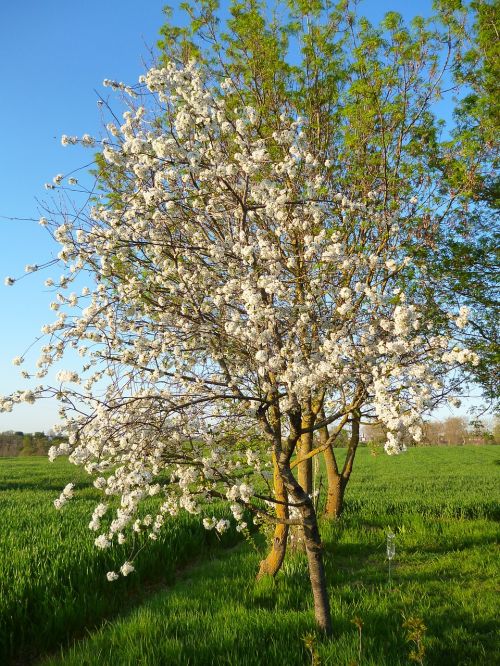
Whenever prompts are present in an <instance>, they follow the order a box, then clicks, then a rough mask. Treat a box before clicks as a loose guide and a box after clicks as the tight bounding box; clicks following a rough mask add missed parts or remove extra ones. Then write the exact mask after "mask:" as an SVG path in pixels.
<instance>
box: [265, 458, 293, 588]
mask: <svg viewBox="0 0 500 666" xmlns="http://www.w3.org/2000/svg"><path fill="white" fill-rule="evenodd" d="M273 469H274V496H275V499H276V502H277V503H276V517H277V518H280V519H284V520H287V519H288V516H289V511H288V503H287V502H288V495H287V492H286V488H285V484H284V483H283V479H282V478H281V474H280V471H279V468H278V463H277V461H276V456H275V455H274V454H273ZM289 529H290V527H289V525H287V524H286V523H278V524H277V525H276V527H275V528H274V534H273V541H272V544H271V550H270V551H269V554H268V555H267V557H266V558H265V559H263V560H262V561H261V563H260V568H259V573H258V574H257V580H258V579H259V578H262V576H276V574H277V573H278V571H279V570H280V569H281V565H282V564H283V560H284V559H285V555H286V546H287V540H288V532H289Z"/></svg>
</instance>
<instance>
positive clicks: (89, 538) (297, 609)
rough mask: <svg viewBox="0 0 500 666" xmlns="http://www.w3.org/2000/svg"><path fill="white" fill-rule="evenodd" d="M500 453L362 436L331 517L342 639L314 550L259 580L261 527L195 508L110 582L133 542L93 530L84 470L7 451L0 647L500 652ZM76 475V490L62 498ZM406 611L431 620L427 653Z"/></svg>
mask: <svg viewBox="0 0 500 666" xmlns="http://www.w3.org/2000/svg"><path fill="white" fill-rule="evenodd" d="M499 459H500V449H499V448H498V447H494V446H490V447H486V446H483V447H460V448H419V449H411V450H410V451H408V453H407V454H405V455H404V456H399V457H393V458H390V457H387V456H385V455H380V456H378V457H372V456H371V455H370V453H369V451H368V450H366V449H361V450H360V451H359V454H358V459H357V463H356V469H355V472H354V474H353V477H352V480H351V483H350V486H349V489H348V492H347V505H346V511H345V514H344V516H343V518H342V520H341V521H340V522H339V523H337V524H334V525H331V524H324V525H323V526H322V533H323V537H324V542H325V556H326V564H327V570H328V579H329V586H330V599H331V604H332V614H333V620H334V631H335V637H334V639H333V640H332V641H330V642H322V641H321V640H320V639H319V638H318V637H316V636H315V635H314V621H313V613H312V599H311V596H310V592H309V586H308V580H307V567H306V563H305V561H304V557H303V555H302V554H300V553H296V554H293V555H291V556H289V557H288V559H287V561H286V564H285V567H284V571H283V572H281V573H280V574H279V575H278V577H277V579H276V581H271V580H264V581H261V582H259V583H257V584H256V583H255V573H256V571H257V569H258V562H259V559H260V558H261V557H262V554H263V552H264V551H263V548H264V546H265V544H264V541H263V539H262V538H256V542H255V544H253V545H252V544H251V543H247V542H240V543H238V539H237V538H236V536H235V535H231V534H226V535H224V537H225V538H224V539H223V540H222V541H218V540H217V538H216V537H215V535H214V534H213V533H211V532H206V531H204V530H203V529H202V528H201V527H200V526H199V520H198V519H196V518H193V517H191V516H187V515H186V516H182V517H179V518H176V519H173V520H172V521H171V522H170V523H168V524H167V525H166V527H165V530H164V534H163V536H162V539H161V540H159V541H157V542H156V543H151V544H148V548H146V549H144V550H143V551H142V552H141V554H140V557H139V559H138V561H137V572H136V573H134V575H132V576H129V577H128V578H126V579H120V580H119V581H118V582H117V583H113V584H110V583H108V582H107V581H106V578H105V574H106V571H108V570H109V569H110V568H114V567H115V566H116V565H117V563H120V562H121V561H123V559H124V553H123V552H115V551H111V552H110V551H104V552H103V551H99V550H97V549H96V548H95V547H94V546H93V535H92V533H91V532H90V531H89V530H88V528H87V524H88V521H89V519H90V514H91V512H92V509H93V506H94V504H95V502H96V500H97V499H98V494H97V493H96V491H95V490H94V489H93V488H92V487H89V485H88V481H87V478H86V476H85V475H83V474H82V473H81V472H79V471H78V470H77V469H76V468H73V467H70V466H69V465H68V464H67V463H66V462H64V461H58V462H57V463H55V464H53V465H50V464H49V463H48V462H47V461H46V460H44V459H41V458H37V459H35V458H31V459H26V458H25V459H13V458H10V459H0V516H1V518H0V663H9V662H12V663H17V664H27V663H30V662H35V663H37V662H41V663H44V664H74V665H75V666H81V665H83V664H96V665H97V664H99V665H101V664H103V665H108V664H109V666H111V665H113V666H117V665H121V664H123V665H128V664H130V665H131V666H132V665H135V664H143V665H145V664H147V665H151V666H153V665H156V664H193V665H194V664H198V665H200V666H204V665H209V664H214V665H216V664H217V665H218V664H227V665H236V666H238V665H239V664H242V665H244V664H248V665H249V666H250V665H253V664H255V665H260V664H263V665H266V666H268V665H274V664H280V665H281V664H286V665H293V664H311V663H315V664H320V663H321V664H332V665H333V664H335V665H345V666H347V665H349V664H358V665H359V666H361V665H372V666H384V665H386V664H387V666H393V665H394V666H397V665H403V664H411V663H421V664H426V665H430V664H436V665H437V664H439V665H441V664H445V665H446V664H448V665H450V666H452V665H453V666H457V665H460V664H470V665H471V666H477V665H481V664H484V665H485V666H486V665H487V666H493V664H496V663H499V662H500V651H499V646H498V642H497V638H496V636H497V634H498V631H497V630H498V623H497V620H496V617H497V615H498V601H497V597H496V595H495V588H496V587H497V586H498V550H497V545H496V541H497V537H498V522H497V521H498V518H499V515H500V484H499V483H498V481H499V477H500V467H499V462H500V460H499ZM70 480H76V481H77V482H78V483H77V487H78V488H79V489H80V490H79V492H78V493H77V495H78V497H77V498H76V499H75V500H73V501H72V502H70V503H69V504H68V505H67V506H66V507H65V508H64V510H63V511H62V512H61V513H58V512H56V511H55V510H54V509H53V507H52V500H53V499H54V498H55V497H57V496H58V494H59V492H60V489H61V488H62V487H63V486H64V485H65V484H66V483H67V482H68V481H70ZM389 530H392V531H393V532H394V533H395V534H396V556H395V559H394V561H393V571H392V585H391V586H389V583H388V567H387V564H388V563H387V560H386V557H385V539H386V534H387V532H388V531H389ZM408 621H410V623H411V622H413V624H414V625H417V626H418V625H419V624H421V623H423V625H424V627H423V628H421V630H420V635H419V638H418V640H419V641H420V644H421V646H423V649H424V652H423V653H422V652H421V653H420V655H419V656H418V660H417V661H415V659H417V657H416V656H415V659H414V660H413V661H412V660H411V651H412V650H414V651H415V649H416V645H415V642H414V641H412V640H411V639H410V637H409V632H410V629H409V628H408V626H406V627H405V626H404V624H405V622H408ZM414 638H415V637H414ZM312 653H314V656H313V655H312Z"/></svg>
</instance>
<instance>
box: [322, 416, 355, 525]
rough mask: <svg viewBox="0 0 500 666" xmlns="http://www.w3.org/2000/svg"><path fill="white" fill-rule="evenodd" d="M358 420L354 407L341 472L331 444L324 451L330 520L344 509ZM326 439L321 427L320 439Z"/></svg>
mask: <svg viewBox="0 0 500 666" xmlns="http://www.w3.org/2000/svg"><path fill="white" fill-rule="evenodd" d="M359 422H360V414H359V411H358V410H357V409H356V410H354V412H353V417H352V432H351V438H350V441H349V448H348V450H347V456H346V459H345V463H344V467H343V469H342V472H339V468H338V465H337V460H336V458H335V452H334V450H333V446H329V447H328V448H327V449H325V451H324V458H325V465H326V473H327V477H328V495H327V500H326V507H325V516H327V517H328V518H330V519H331V520H338V519H339V518H340V516H341V515H342V511H343V509H344V494H345V489H346V487H347V484H348V483H349V478H350V476H351V472H352V468H353V464H354V458H355V456H356V451H357V448H358V444H359ZM327 439H328V429H327V428H326V427H325V428H322V429H321V431H320V441H322V442H326V440H327Z"/></svg>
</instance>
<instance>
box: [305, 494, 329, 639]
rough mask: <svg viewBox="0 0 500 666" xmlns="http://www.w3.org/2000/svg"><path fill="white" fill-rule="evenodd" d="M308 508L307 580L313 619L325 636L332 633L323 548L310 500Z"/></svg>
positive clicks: (306, 510)
mask: <svg viewBox="0 0 500 666" xmlns="http://www.w3.org/2000/svg"><path fill="white" fill-rule="evenodd" d="M308 504H309V505H310V506H309V507H305V510H304V513H303V515H304V538H305V542H306V553H307V561H308V564H309V579H310V581H311V589H312V593H313V598H314V617H315V618H316V623H317V625H318V627H319V628H320V629H321V631H323V632H324V633H325V634H326V635H327V636H331V635H332V632H333V627H332V616H331V612H330V600H329V598H328V589H327V587H326V574H325V567H324V563H323V547H322V544H321V537H320V534H319V529H318V521H317V519H316V512H315V511H314V505H313V503H312V500H310V499H309V501H308Z"/></svg>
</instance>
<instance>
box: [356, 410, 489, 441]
mask: <svg viewBox="0 0 500 666" xmlns="http://www.w3.org/2000/svg"><path fill="white" fill-rule="evenodd" d="M385 437H386V433H385V432H384V428H383V427H382V426H380V425H365V426H364V428H363V438H364V442H365V443H368V442H373V443H375V444H382V443H384V442H385ZM466 444H474V445H480V444H500V419H498V418H495V419H494V420H490V419H488V420H487V419H479V418H478V419H471V420H468V419H466V418H465V417H463V416H450V417H448V418H447V419H443V420H440V421H427V422H426V423H424V424H423V436H422V439H421V441H420V442H419V443H418V444H417V446H464V445H466ZM406 445H407V446H415V442H412V441H411V439H410V438H408V442H406Z"/></svg>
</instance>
